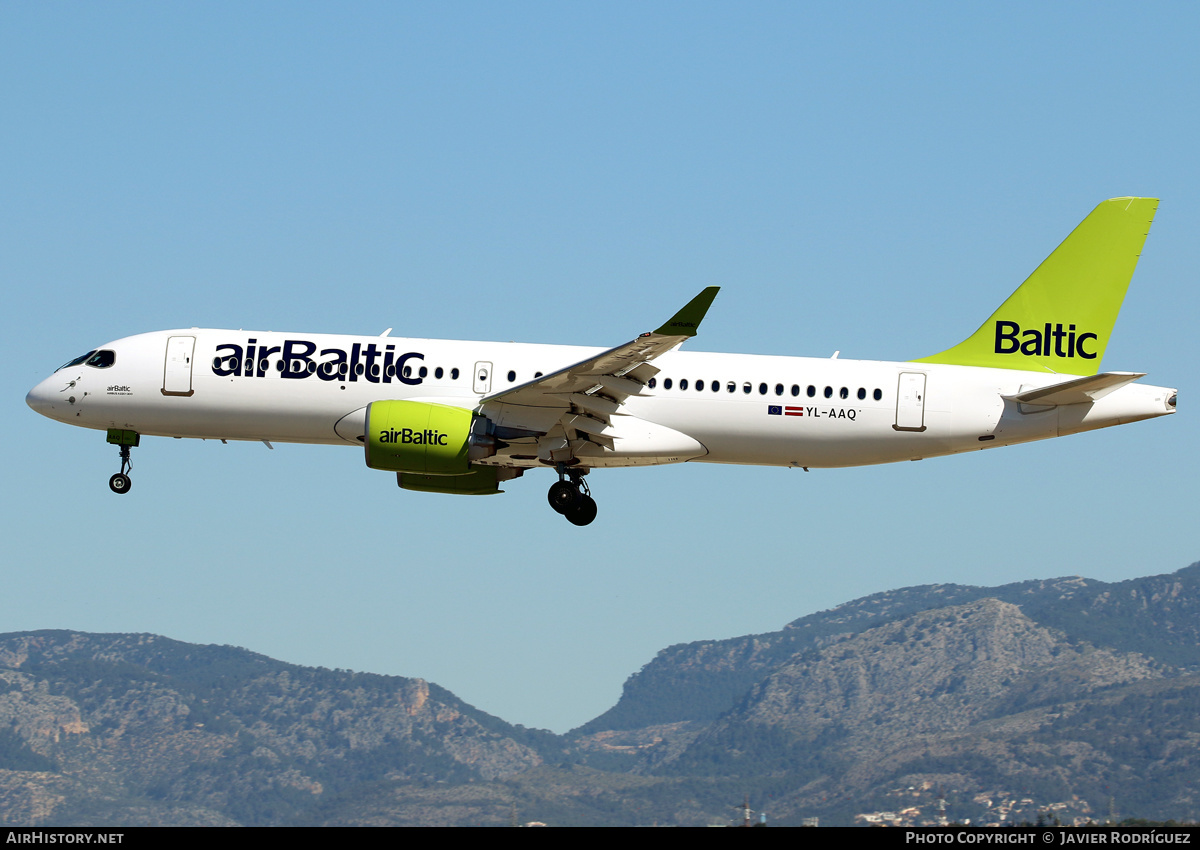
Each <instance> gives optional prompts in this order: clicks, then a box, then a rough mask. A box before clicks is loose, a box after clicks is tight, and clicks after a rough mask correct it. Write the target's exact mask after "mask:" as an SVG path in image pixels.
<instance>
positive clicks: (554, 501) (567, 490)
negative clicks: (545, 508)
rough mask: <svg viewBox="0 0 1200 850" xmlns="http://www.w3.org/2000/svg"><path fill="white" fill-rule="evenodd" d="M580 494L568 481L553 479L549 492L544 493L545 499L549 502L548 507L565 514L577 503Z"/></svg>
mask: <svg viewBox="0 0 1200 850" xmlns="http://www.w3.org/2000/svg"><path fill="white" fill-rule="evenodd" d="M582 495H583V494H582V493H580V492H579V490H578V489H577V488H576V487H575V485H574V484H572V483H571V482H570V481H555V482H554V483H553V484H551V485H550V492H549V493H547V494H546V500H547V501H548V502H550V507H552V508H554V510H556V511H558V512H559V513H560V514H565V513H566V512H567V511H569V510H571V509H572V508H574V507H575V506H576V505H578V504H579V499H580V498H581V497H582Z"/></svg>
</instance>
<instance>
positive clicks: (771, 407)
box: [767, 404, 783, 416]
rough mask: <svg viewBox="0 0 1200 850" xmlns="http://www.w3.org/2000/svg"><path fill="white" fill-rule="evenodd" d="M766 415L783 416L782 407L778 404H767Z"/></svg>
mask: <svg viewBox="0 0 1200 850" xmlns="http://www.w3.org/2000/svg"><path fill="white" fill-rule="evenodd" d="M767 415H768V416H783V406H782V405H779V404H768V405H767Z"/></svg>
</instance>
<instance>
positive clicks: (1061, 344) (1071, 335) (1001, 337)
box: [996, 321, 1097, 360]
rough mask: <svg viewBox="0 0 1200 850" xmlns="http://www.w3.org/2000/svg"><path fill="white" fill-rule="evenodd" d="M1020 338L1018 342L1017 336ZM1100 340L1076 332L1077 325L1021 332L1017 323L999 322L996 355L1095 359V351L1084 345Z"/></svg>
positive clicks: (1054, 326) (1055, 326)
mask: <svg viewBox="0 0 1200 850" xmlns="http://www.w3.org/2000/svg"><path fill="white" fill-rule="evenodd" d="M1018 336H1019V337H1021V339H1017V337H1018ZM1096 339H1097V337H1096V335H1095V334H1094V333H1082V334H1076V333H1075V326H1074V325H1068V326H1067V329H1066V330H1063V326H1062V322H1059V323H1057V324H1054V325H1051V324H1050V323H1049V322H1046V324H1045V325H1044V326H1043V327H1042V330H1034V329H1032V328H1030V329H1029V330H1021V326H1020V325H1019V324H1017V323H1016V322H1001V321H998V322H996V353H997V354H1016V353H1017V352H1018V351H1020V352H1021V353H1022V354H1029V355H1032V356H1038V357H1050V356H1051V355H1053V356H1057V357H1082V358H1083V359H1084V360H1095V359H1096V352H1095V351H1088V350H1087V349H1086V348H1084V347H1083V344H1084V343H1085V342H1087V341H1088V340H1092V341H1095V340H1096Z"/></svg>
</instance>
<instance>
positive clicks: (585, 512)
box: [563, 493, 596, 525]
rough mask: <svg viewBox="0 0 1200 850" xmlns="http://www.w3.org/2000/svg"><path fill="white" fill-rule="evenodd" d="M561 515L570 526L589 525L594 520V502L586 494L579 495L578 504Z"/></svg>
mask: <svg viewBox="0 0 1200 850" xmlns="http://www.w3.org/2000/svg"><path fill="white" fill-rule="evenodd" d="M563 514H564V516H566V518H567V521H568V522H570V523H571V524H572V525H590V524H591V522H592V520H594V519H595V518H596V500H595V499H593V498H592V497H591V496H589V495H587V494H586V493H581V494H579V504H577V505H575V507H573V508H571V509H570V510H568V511H564V512H563Z"/></svg>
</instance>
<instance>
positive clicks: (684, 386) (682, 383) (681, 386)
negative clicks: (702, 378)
mask: <svg viewBox="0 0 1200 850" xmlns="http://www.w3.org/2000/svg"><path fill="white" fill-rule="evenodd" d="M687 388H688V383H687V378H680V379H679V389H681V390H686V389H687Z"/></svg>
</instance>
